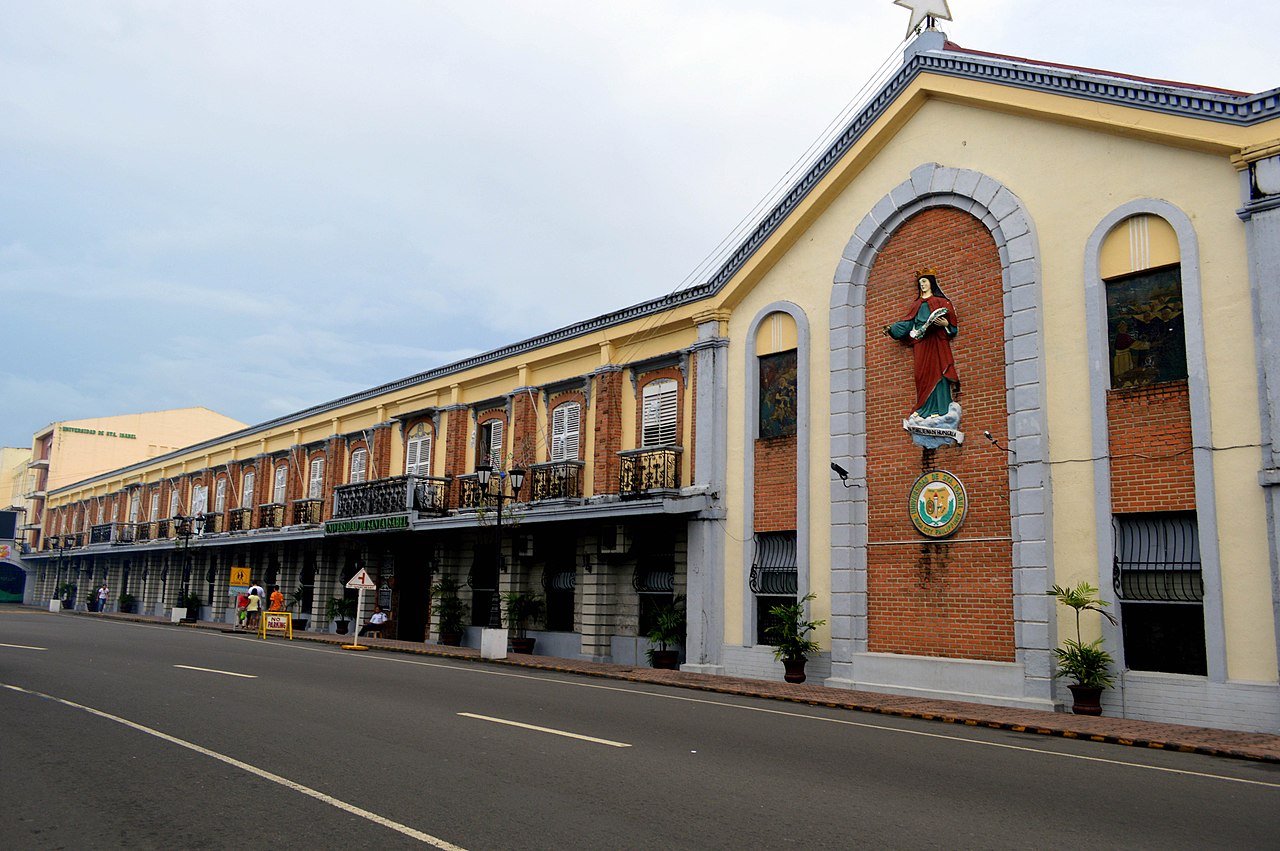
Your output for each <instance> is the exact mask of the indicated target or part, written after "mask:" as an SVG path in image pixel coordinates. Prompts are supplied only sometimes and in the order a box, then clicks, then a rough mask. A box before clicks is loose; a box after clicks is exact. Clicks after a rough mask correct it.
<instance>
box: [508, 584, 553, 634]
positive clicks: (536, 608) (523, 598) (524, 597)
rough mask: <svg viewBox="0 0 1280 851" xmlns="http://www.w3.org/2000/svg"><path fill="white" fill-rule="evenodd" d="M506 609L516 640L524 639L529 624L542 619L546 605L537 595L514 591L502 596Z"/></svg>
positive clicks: (509, 625)
mask: <svg viewBox="0 0 1280 851" xmlns="http://www.w3.org/2000/svg"><path fill="white" fill-rule="evenodd" d="M502 602H503V604H504V606H505V608H506V622H507V626H508V627H510V628H511V629H512V630H513V635H514V637H516V638H524V637H525V632H526V631H527V630H528V629H529V622H530V621H532V620H536V619H537V618H540V617H542V612H543V610H544V609H545V608H546V603H544V602H543V600H542V598H541V597H539V596H538V595H537V594H531V593H527V592H524V591H512V592H510V593H508V594H503V595H502Z"/></svg>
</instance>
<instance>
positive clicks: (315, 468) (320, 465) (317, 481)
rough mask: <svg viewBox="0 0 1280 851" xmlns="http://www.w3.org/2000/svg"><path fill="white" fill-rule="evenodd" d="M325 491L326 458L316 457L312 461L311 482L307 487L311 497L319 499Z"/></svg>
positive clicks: (308, 494)
mask: <svg viewBox="0 0 1280 851" xmlns="http://www.w3.org/2000/svg"><path fill="white" fill-rule="evenodd" d="M323 493H324V459H323V458H316V459H315V460H313V461H312V462H311V484H310V486H309V487H308V488H307V497H308V498H309V499H319V498H320V496H321V495H322V494H323Z"/></svg>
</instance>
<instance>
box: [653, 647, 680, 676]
mask: <svg viewBox="0 0 1280 851" xmlns="http://www.w3.org/2000/svg"><path fill="white" fill-rule="evenodd" d="M653 667H655V668H662V669H663V670H665V671H674V670H676V669H677V668H679V667H680V651H679V650H655V651H653Z"/></svg>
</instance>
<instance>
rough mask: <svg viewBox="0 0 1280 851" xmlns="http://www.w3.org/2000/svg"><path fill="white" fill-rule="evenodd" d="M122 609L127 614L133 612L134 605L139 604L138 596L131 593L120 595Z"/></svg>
mask: <svg viewBox="0 0 1280 851" xmlns="http://www.w3.org/2000/svg"><path fill="white" fill-rule="evenodd" d="M119 603H120V611H121V612H123V613H127V614H133V610H134V607H135V606H137V604H138V598H137V597H135V596H133V595H132V594H129V593H124V594H121V595H120V599H119Z"/></svg>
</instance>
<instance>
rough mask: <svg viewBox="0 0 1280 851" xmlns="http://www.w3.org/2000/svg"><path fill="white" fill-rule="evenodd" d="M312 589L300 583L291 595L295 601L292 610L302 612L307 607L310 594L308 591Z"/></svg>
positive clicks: (291, 599) (290, 598) (291, 598)
mask: <svg viewBox="0 0 1280 851" xmlns="http://www.w3.org/2000/svg"><path fill="white" fill-rule="evenodd" d="M310 590H311V589H310V588H309V587H308V586H306V585H299V586H298V588H297V590H295V591H294V592H293V593H292V594H290V595H289V600H290V601H291V602H292V603H293V606H292V608H291V611H298V612H301V611H302V610H303V609H304V608H305V607H306V603H307V597H309V596H310V594H309V593H308V592H309V591H310Z"/></svg>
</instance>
